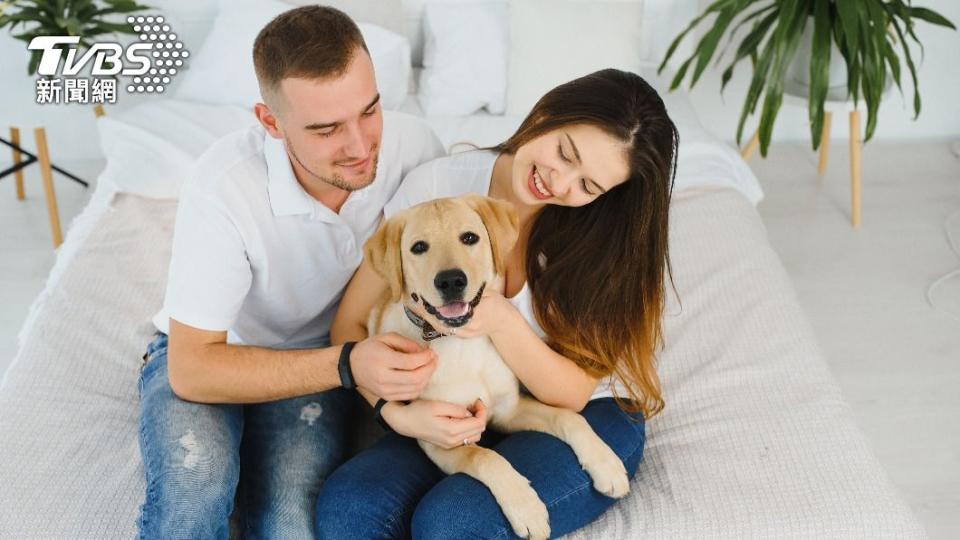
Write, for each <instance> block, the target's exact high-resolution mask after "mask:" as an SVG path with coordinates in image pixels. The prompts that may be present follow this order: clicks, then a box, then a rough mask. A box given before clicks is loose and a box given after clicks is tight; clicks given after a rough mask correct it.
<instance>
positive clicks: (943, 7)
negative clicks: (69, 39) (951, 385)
mask: <svg viewBox="0 0 960 540" xmlns="http://www.w3.org/2000/svg"><path fill="white" fill-rule="evenodd" d="M407 1H410V0H407ZM706 3H707V2H705V1H704V0H701V4H702V5H706ZM917 3H918V4H919V5H923V6H925V7H929V8H932V9H935V10H937V11H939V12H940V13H942V14H943V15H945V16H946V17H947V18H949V19H951V20H953V21H954V22H955V23H960V2H957V1H956V0H919V1H918V2H917ZM150 4H151V5H153V6H155V7H156V8H157V9H156V10H155V11H153V12H159V13H164V14H166V13H168V12H169V11H173V10H174V9H175V10H176V12H177V13H178V14H180V17H181V19H182V20H180V21H173V20H171V23H172V24H174V29H175V30H177V31H178V32H179V33H180V34H181V36H183V38H184V42H185V43H186V45H187V48H188V49H192V50H193V51H196V50H198V49H199V47H200V45H201V39H200V38H199V37H197V38H193V39H191V32H199V31H200V30H199V29H198V28H193V27H191V25H195V24H196V21H197V20H200V19H203V18H204V17H206V16H209V13H210V12H211V10H213V9H214V6H215V1H214V0H202V1H191V0H159V1H154V2H150ZM693 15H694V14H692V13H691V17H692V16H693ZM192 17H194V18H192ZM918 34H919V35H920V38H921V39H922V41H923V42H924V43H925V45H926V51H927V55H926V59H925V61H924V62H923V64H922V65H921V66H920V67H919V73H918V76H919V79H920V86H921V90H922V93H921V96H922V98H923V111H922V113H921V115H920V118H919V119H918V120H917V121H913V120H912V107H911V105H910V103H911V99H912V98H911V97H910V96H911V94H910V93H909V92H910V82H909V77H907V76H904V79H905V83H904V84H905V88H904V89H905V91H906V92H907V93H906V98H905V99H904V98H901V97H900V95H899V94H898V93H897V92H896V90H895V89H894V90H893V92H892V93H891V94H889V96H888V99H886V100H885V101H884V103H883V105H882V106H881V109H880V119H879V123H878V127H877V132H876V140H896V139H914V138H927V137H937V138H943V137H949V138H960V99H958V97H956V96H957V94H958V92H957V89H958V87H960V32H954V31H950V30H947V29H942V28H939V27H934V26H931V25H927V24H925V23H918ZM201 35H202V34H201ZM27 57H28V55H27V53H26V47H25V44H24V43H23V42H20V41H17V40H14V39H13V38H11V37H10V36H9V33H8V32H6V31H0V74H2V76H0V129H2V130H3V131H4V132H6V126H7V125H17V126H20V127H21V128H22V131H24V130H27V129H29V128H32V127H33V126H36V125H44V126H46V127H47V132H48V138H49V142H50V148H51V153H52V155H53V157H54V160H55V161H56V160H67V159H78V158H85V157H99V156H100V148H99V141H98V137H97V132H96V128H95V124H94V120H93V113H92V109H91V108H90V107H83V106H78V105H59V106H57V105H37V104H35V103H34V102H35V100H36V93H35V82H34V80H35V79H34V78H32V77H28V76H27V75H26V64H27ZM749 71H750V69H749V66H748V65H747V64H746V63H744V64H742V65H741V67H740V68H739V69H738V71H737V73H736V75H735V76H734V78H733V80H732V81H731V82H730V84H729V85H728V87H727V89H726V91H725V94H724V96H725V101H724V100H722V99H721V98H720V94H719V88H720V73H721V69H711V70H708V71H707V72H706V73H705V74H704V76H703V78H702V79H701V81H700V83H699V84H698V85H697V87H696V88H695V89H694V90H693V92H692V99H693V103H694V107H695V108H696V109H697V112H698V113H699V115H700V117H701V119H702V121H703V123H704V125H705V126H706V127H707V128H708V129H709V130H710V131H712V132H713V133H714V134H715V135H717V136H719V137H721V138H722V139H724V140H728V141H732V140H733V138H734V133H735V129H736V122H737V119H738V117H739V113H740V107H741V104H742V100H743V93H744V91H745V88H746V85H747V84H748V83H749ZM143 99H151V97H134V96H131V95H129V94H126V93H123V94H121V95H120V100H121V101H122V105H121V106H130V105H131V104H134V103H136V102H137V101H138V100H143ZM108 114H109V109H108ZM865 121H866V119H864V122H865ZM754 125H755V120H754V121H751V122H748V127H747V130H748V131H750V130H752V128H753V126H754ZM846 126H847V124H846V121H845V119H842V118H836V119H835V120H834V125H833V127H834V129H833V137H834V138H836V139H841V138H843V139H845V138H846V136H847V127H846ZM23 136H24V137H27V138H28V139H29V141H28V142H27V144H26V146H27V147H28V148H33V142H32V134H31V133H30V132H29V131H27V132H26V133H23ZM778 140H779V141H785V140H803V141H807V140H809V129H808V127H807V117H806V110H805V109H804V108H803V107H798V106H791V105H784V107H783V109H781V112H780V115H779V117H778V119H777V126H776V130H775V132H774V141H778ZM7 163H9V157H8V154H6V152H5V148H4V149H0V166H5V164H7Z"/></svg>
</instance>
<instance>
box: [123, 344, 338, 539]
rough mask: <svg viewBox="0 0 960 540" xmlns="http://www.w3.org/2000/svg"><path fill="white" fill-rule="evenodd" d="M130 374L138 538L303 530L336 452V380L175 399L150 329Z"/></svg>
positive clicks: (301, 533)
mask: <svg viewBox="0 0 960 540" xmlns="http://www.w3.org/2000/svg"><path fill="white" fill-rule="evenodd" d="M145 358H146V363H145V364H144V366H143V368H142V369H141V373H140V452H141V455H142V457H143V465H144V471H145V473H146V498H145V501H144V503H143V506H142V507H141V508H140V517H139V519H138V526H139V529H140V538H151V539H152V538H163V539H164V540H166V539H173V538H198V539H199V538H203V539H205V538H228V536H229V535H230V523H229V522H230V518H231V514H233V513H234V503H235V502H236V504H237V512H236V514H235V516H234V518H235V519H236V521H235V522H234V524H233V525H234V526H235V527H236V528H237V530H235V532H237V533H239V535H240V536H241V537H243V538H312V537H313V534H314V512H315V510H314V504H315V503H316V498H317V493H318V492H319V491H320V485H321V484H322V483H323V481H324V479H325V478H326V477H327V476H328V475H329V474H330V473H331V472H332V471H333V469H335V468H336V467H337V466H338V465H340V464H341V463H342V462H343V460H344V459H345V455H346V443H347V441H346V439H347V437H346V429H347V427H346V426H347V424H346V422H347V419H348V418H349V415H350V412H351V407H352V404H353V401H352V400H351V399H350V394H349V393H348V392H347V391H345V390H343V389H336V390H330V391H328V392H323V393H321V394H313V395H309V396H303V397H299V398H293V399H286V400H282V401H275V402H271V403H262V404H256V405H229V404H228V405H208V404H201V403H192V402H188V401H183V400H181V399H180V398H178V397H177V396H176V395H175V394H174V393H173V391H172V390H171V388H170V383H169V382H168V378H167V336H166V335H165V334H163V333H161V332H157V337H156V339H154V340H153V342H152V343H150V345H149V346H148V347H147V354H146V355H145Z"/></svg>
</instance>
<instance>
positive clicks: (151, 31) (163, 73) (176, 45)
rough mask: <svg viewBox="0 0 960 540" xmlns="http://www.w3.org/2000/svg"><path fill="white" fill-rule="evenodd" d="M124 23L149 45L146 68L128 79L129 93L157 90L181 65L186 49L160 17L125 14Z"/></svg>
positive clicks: (162, 87)
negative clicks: (145, 70) (148, 62)
mask: <svg viewBox="0 0 960 540" xmlns="http://www.w3.org/2000/svg"><path fill="white" fill-rule="evenodd" d="M127 22H128V23H130V24H132V25H133V30H134V32H138V33H139V34H140V35H139V38H140V41H141V42H143V43H149V44H151V45H153V50H152V51H151V52H150V57H151V60H150V68H149V69H148V70H147V72H146V73H144V74H143V75H139V76H136V77H132V78H131V82H130V84H129V85H127V91H128V92H130V93H135V94H137V93H161V92H163V91H164V89H165V88H166V86H167V85H168V84H170V81H171V80H172V78H173V77H174V76H175V75H176V74H177V73H178V72H179V71H180V69H181V68H182V67H183V65H184V63H185V62H186V59H187V58H189V57H190V52H189V51H187V50H186V49H184V48H183V42H181V41H179V40H178V39H177V34H175V33H173V30H172V29H171V28H170V25H169V24H166V23H165V22H164V18H163V17H159V16H142V17H132V16H131V17H127Z"/></svg>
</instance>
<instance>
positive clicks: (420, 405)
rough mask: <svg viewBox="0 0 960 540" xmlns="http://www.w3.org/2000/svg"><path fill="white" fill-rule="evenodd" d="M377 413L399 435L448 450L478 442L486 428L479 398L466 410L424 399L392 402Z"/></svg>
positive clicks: (485, 420)
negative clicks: (405, 403)
mask: <svg viewBox="0 0 960 540" xmlns="http://www.w3.org/2000/svg"><path fill="white" fill-rule="evenodd" d="M380 414H381V416H383V419H384V420H385V421H386V422H387V424H389V425H390V427H392V428H393V430H394V431H396V432H397V433H399V434H400V435H404V436H407V437H413V438H415V439H420V440H424V441H427V442H430V443H433V444H435V445H437V446H439V447H441V448H447V449H449V448H455V447H457V446H463V445H464V444H473V443H475V442H477V441H479V440H480V435H482V434H483V430H484V429H486V426H487V408H486V406H485V405H484V404H483V401H481V400H479V399H478V400H477V401H476V402H475V403H474V404H473V405H472V406H471V407H469V408H467V407H462V406H460V405H455V404H453V403H447V402H445V401H430V400H425V399H418V400H416V401H412V402H410V404H409V405H404V404H402V403H400V402H396V401H391V402H390V403H388V404H386V405H384V406H383V408H382V409H381V410H380Z"/></svg>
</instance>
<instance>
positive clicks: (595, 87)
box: [493, 69, 679, 418]
mask: <svg viewBox="0 0 960 540" xmlns="http://www.w3.org/2000/svg"><path fill="white" fill-rule="evenodd" d="M572 124H590V125H593V126H596V127H598V128H600V129H602V130H604V131H605V132H606V133H608V134H610V135H611V136H613V137H615V138H616V139H618V140H620V141H622V142H623V143H624V145H625V148H626V155H627V160H628V162H629V169H630V173H629V177H628V179H627V181H626V182H624V183H622V184H620V185H618V186H617V187H615V188H613V189H611V190H609V191H608V192H607V193H606V194H604V195H602V196H600V197H598V198H597V199H596V200H594V201H593V202H591V203H589V204H587V205H585V206H580V207H569V206H560V205H547V206H545V207H544V208H543V209H541V210H540V211H539V212H538V214H537V215H536V217H534V218H533V222H532V225H531V231H530V237H529V241H528V244H527V247H526V256H525V259H526V260H525V269H526V273H527V281H528V283H529V286H530V290H531V292H532V294H533V305H534V312H535V315H536V318H537V321H538V322H539V323H540V326H541V327H543V330H544V331H545V332H546V334H547V336H549V343H550V346H551V347H552V348H553V349H554V350H556V351H557V352H558V353H560V354H562V355H564V356H566V357H568V358H570V359H572V360H574V361H576V362H577V363H578V365H580V366H581V367H582V368H583V369H585V370H586V371H587V372H588V373H590V374H591V375H593V376H595V377H602V376H607V375H610V374H613V375H614V376H615V377H616V378H617V379H619V380H620V381H621V382H622V383H623V385H624V387H625V388H626V389H627V392H628V393H629V396H620V395H617V392H616V389H614V399H616V401H617V403H618V404H619V405H620V407H621V408H622V409H624V410H626V411H630V412H642V413H643V415H644V417H646V418H650V417H652V416H653V415H655V414H657V413H658V412H660V411H661V410H662V409H663V406H664V401H663V397H662V396H661V390H660V379H659V377H658V376H657V372H656V366H655V354H656V351H657V349H658V348H659V346H661V345H662V339H663V337H662V327H661V319H662V314H663V309H664V303H665V296H666V288H665V279H666V277H667V276H669V277H670V279H671V282H672V279H673V275H672V271H671V268H670V257H669V253H668V247H667V234H668V216H669V211H670V196H671V192H672V190H673V180H674V175H675V171H676V160H677V145H678V143H679V135H678V133H677V128H676V126H674V124H673V121H671V120H670V118H669V116H667V111H666V107H665V106H664V104H663V100H662V99H660V96H659V95H658V94H657V92H656V91H655V90H654V89H653V88H651V87H650V85H649V84H647V82H646V81H644V80H643V79H642V78H641V77H640V76H638V75H636V74H634V73H629V72H625V71H619V70H615V69H606V70H602V71H598V72H596V73H592V74H590V75H586V76H584V77H581V78H579V79H575V80H573V81H570V82H568V83H566V84H563V85H560V86H558V87H556V88H554V89H553V90H551V91H550V92H548V93H547V94H546V95H544V96H543V97H542V98H541V99H540V101H538V102H537V104H536V105H535V106H534V107H533V110H531V111H530V114H529V115H527V117H526V119H524V121H523V123H522V124H521V125H520V127H519V128H518V129H517V132H516V133H514V135H513V136H512V137H510V138H509V139H507V141H506V142H504V143H502V144H500V145H498V146H496V147H494V148H493V150H495V151H498V152H505V153H507V154H516V152H517V149H519V148H520V147H521V146H522V145H523V144H525V143H527V142H528V141H530V140H532V139H535V138H537V137H539V136H541V135H543V134H545V133H548V132H550V131H553V130H555V129H559V128H563V127H565V126H569V125H572ZM624 397H626V398H628V399H624Z"/></svg>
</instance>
